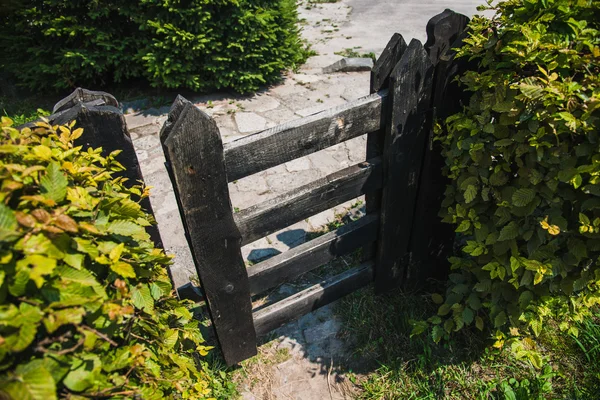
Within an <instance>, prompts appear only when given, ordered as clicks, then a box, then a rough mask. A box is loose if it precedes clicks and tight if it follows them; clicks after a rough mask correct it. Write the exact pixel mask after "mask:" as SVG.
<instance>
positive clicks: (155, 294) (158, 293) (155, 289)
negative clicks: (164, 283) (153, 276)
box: [150, 282, 165, 300]
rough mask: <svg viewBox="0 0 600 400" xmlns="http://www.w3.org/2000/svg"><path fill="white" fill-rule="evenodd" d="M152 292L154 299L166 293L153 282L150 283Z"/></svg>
mask: <svg viewBox="0 0 600 400" xmlns="http://www.w3.org/2000/svg"><path fill="white" fill-rule="evenodd" d="M150 294H152V298H153V299H154V300H158V299H160V298H161V297H163V296H164V295H165V291H164V290H162V289H161V287H160V286H159V285H157V284H156V283H154V282H152V283H151V284H150Z"/></svg>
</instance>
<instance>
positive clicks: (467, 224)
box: [454, 219, 471, 233]
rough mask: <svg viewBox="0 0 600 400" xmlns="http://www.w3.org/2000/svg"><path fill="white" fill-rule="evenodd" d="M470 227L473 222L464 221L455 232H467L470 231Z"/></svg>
mask: <svg viewBox="0 0 600 400" xmlns="http://www.w3.org/2000/svg"><path fill="white" fill-rule="evenodd" d="M470 227H471V221H469V220H468V219H464V220H463V221H462V222H461V223H460V225H459V226H458V228H456V230H455V231H454V232H459V233H460V232H466V231H468V230H469V228H470Z"/></svg>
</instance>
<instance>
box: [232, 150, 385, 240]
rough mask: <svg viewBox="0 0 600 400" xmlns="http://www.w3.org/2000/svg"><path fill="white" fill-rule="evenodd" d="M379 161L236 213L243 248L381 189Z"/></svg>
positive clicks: (349, 169)
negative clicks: (287, 227) (322, 212)
mask: <svg viewBox="0 0 600 400" xmlns="http://www.w3.org/2000/svg"><path fill="white" fill-rule="evenodd" d="M382 185H383V181H382V175H381V160H380V159H379V158H376V159H374V160H369V161H365V162H362V163H359V164H356V165H353V166H351V167H348V168H345V169H343V170H341V171H337V172H334V173H333V174H330V175H327V176H326V177H325V178H321V179H318V180H316V181H314V182H311V183H309V184H307V185H303V186H300V187H299V188H297V189H294V190H291V191H289V192H287V193H284V194H282V195H280V196H277V197H275V198H273V199H271V200H267V201H265V202H262V203H260V204H257V205H255V206H252V207H248V208H246V209H244V210H241V211H239V212H237V213H236V214H235V221H236V224H237V226H238V228H239V230H240V232H241V233H242V245H245V244H248V243H252V242H254V241H255V240H257V239H260V238H262V237H265V236H267V235H269V234H271V233H273V232H277V231H278V230H280V229H282V228H285V227H286V226H290V225H292V224H294V223H296V222H298V221H302V220H303V219H305V218H308V217H310V216H313V215H315V214H318V213H320V212H321V211H325V210H328V209H330V208H331V207H334V206H336V205H338V204H341V203H344V202H346V201H348V200H352V199H354V198H356V197H359V196H361V195H363V194H365V193H367V192H370V191H372V190H375V189H379V188H381V186H382Z"/></svg>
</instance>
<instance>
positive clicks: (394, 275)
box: [160, 10, 468, 365]
mask: <svg viewBox="0 0 600 400" xmlns="http://www.w3.org/2000/svg"><path fill="white" fill-rule="evenodd" d="M467 21H468V19H467V18H466V17H464V16H462V15H460V14H456V13H454V12H453V11H450V10H446V11H444V12H443V13H441V14H439V15H437V16H435V17H434V18H432V19H431V20H430V22H429V24H428V25H427V34H428V40H427V43H426V44H425V45H423V44H421V42H419V41H418V40H413V41H411V43H410V44H409V45H407V44H406V42H405V41H404V39H403V38H402V36H401V35H399V34H395V35H394V36H393V37H392V39H391V40H390V42H389V43H388V45H387V46H386V48H385V50H384V52H383V53H382V55H381V57H379V59H378V60H377V62H376V63H375V66H374V68H373V70H372V75H371V87H370V91H371V92H372V94H371V95H369V96H366V97H363V98H361V99H358V100H355V101H352V102H349V103H347V104H345V105H343V106H339V107H336V108H332V109H330V110H327V111H323V112H320V113H317V114H314V115H311V116H308V117H305V118H302V119H298V120H295V121H291V122H289V123H287V124H283V125H280V126H277V127H275V128H271V129H267V130H265V131H262V132H259V133H256V134H253V135H249V136H246V137H244V138H241V139H238V140H235V141H233V142H230V143H228V144H225V145H223V142H222V140H221V138H220V135H219V131H218V128H217V126H216V123H215V122H214V121H213V120H212V119H211V118H210V117H209V116H207V115H206V114H204V113H203V112H202V111H200V110H199V109H198V108H196V107H195V106H194V105H193V104H192V103H190V102H188V101H187V100H185V99H184V98H183V97H178V98H177V99H176V100H175V102H174V104H173V106H172V108H171V111H170V113H169V118H168V119H167V121H166V122H165V124H164V126H163V129H162V131H161V134H160V137H161V142H162V143H163V148H164V150H165V155H166V159H167V166H168V170H169V173H170V177H171V180H172V182H173V186H174V188H175V193H176V198H177V201H178V206H179V208H180V212H181V215H182V219H183V220H184V226H185V228H186V235H187V240H188V242H189V244H190V247H191V249H192V253H193V256H194V262H195V265H196V269H197V271H198V276H199V277H200V280H201V284H202V289H203V291H204V293H205V294H206V299H207V303H208V308H209V310H210V314H211V319H212V321H213V326H214V327H215V331H216V333H217V337H218V339H219V342H220V344H221V350H222V351H223V355H224V357H225V361H226V363H227V364H228V365H232V364H235V363H237V362H239V361H242V360H244V359H246V358H248V357H250V356H252V355H254V354H256V352H257V349H256V343H257V342H256V338H257V336H263V335H265V334H267V333H268V332H270V331H272V330H273V329H276V328H278V327H280V326H281V325H283V324H285V323H287V322H289V321H291V320H294V319H296V318H298V317H300V316H302V315H304V314H306V313H308V312H310V311H313V310H315V309H317V308H319V307H321V306H324V305H326V304H329V303H331V302H332V301H335V300H337V299H339V298H341V297H343V296H345V295H347V294H349V293H352V292H354V291H355V290H357V289H359V288H361V287H364V286H366V285H369V284H370V283H372V282H374V285H373V286H374V288H375V290H376V292H383V291H386V290H390V289H393V288H397V287H399V286H404V287H406V286H407V284H410V285H412V286H413V287H417V286H419V285H420V284H422V282H415V280H414V279H415V277H418V279H420V280H421V281H424V280H425V279H427V278H428V277H431V276H432V265H435V267H436V268H438V269H439V267H438V266H441V267H443V265H442V264H443V263H442V262H438V263H436V262H434V261H433V259H434V258H435V257H436V256H435V255H436V254H438V255H443V254H445V253H444V252H447V251H448V249H450V246H448V243H447V242H448V240H447V239H444V238H441V237H440V235H441V234H444V235H445V234H446V233H445V230H444V229H442V228H440V226H439V221H437V217H435V215H437V212H438V211H439V204H440V196H441V195H442V194H443V189H444V184H443V182H444V181H443V179H440V177H441V172H440V170H441V166H442V165H443V163H441V162H440V157H438V156H436V154H435V151H434V147H433V141H432V129H431V126H432V121H433V117H434V115H436V116H438V117H443V118H445V117H447V116H448V115H449V112H450V110H453V109H456V108H457V107H461V104H460V101H461V100H460V99H461V98H462V97H461V96H460V95H457V93H456V92H455V90H456V85H453V84H452V82H453V81H452V79H453V77H455V76H456V75H457V73H458V72H457V67H456V65H457V64H455V62H454V60H453V57H452V54H453V53H452V52H451V51H450V49H451V48H455V47H458V46H459V45H460V40H461V38H462V37H464V29H465V25H466V22H467ZM446 56H447V57H446ZM451 81H452V82H451ZM463 97H464V96H463ZM454 99H458V100H457V101H454ZM453 101H454V103H453V104H452V105H451V106H449V105H448V104H447V103H452V102H453ZM362 135H367V148H366V152H367V161H365V162H362V163H359V164H357V165H353V166H350V167H347V168H344V169H341V170H340V171H337V172H335V173H332V174H330V175H328V176H326V177H324V178H321V179H318V180H316V181H314V182H311V183H309V184H306V185H303V186H301V187H299V188H296V189H292V190H290V191H288V192H287V193H285V194H282V195H279V196H277V197H275V198H273V199H270V200H267V201H265V202H262V203H260V204H257V205H254V206H251V207H248V208H246V209H243V210H241V211H240V212H237V213H234V212H233V208H232V206H231V200H230V196H229V189H228V183H229V182H233V181H236V180H238V179H241V178H243V177H246V176H249V175H252V174H255V173H257V172H260V171H263V170H265V169H268V168H272V167H275V166H277V165H280V164H282V163H285V162H288V161H291V160H294V159H296V158H299V157H303V156H306V155H309V154H311V153H314V152H316V151H320V150H323V149H325V148H327V147H330V146H333V145H336V144H338V143H341V142H344V141H347V140H349V139H352V138H355V137H358V136H362ZM361 195H366V213H367V215H366V216H364V217H362V218H360V219H358V220H356V221H353V222H351V223H349V224H347V225H345V226H342V227H341V228H339V229H336V230H335V231H332V232H328V233H326V234H324V235H322V236H320V237H317V238H315V239H313V240H311V241H309V242H306V243H304V244H301V245H299V246H297V247H295V248H293V249H290V250H288V251H287V252H284V253H282V254H279V255H276V256H274V257H272V258H270V259H268V260H265V261H263V262H261V263H258V264H256V265H253V266H250V267H246V266H245V265H244V260H243V258H242V255H241V246H243V245H245V244H248V243H251V242H253V241H255V240H257V239H260V238H262V237H264V236H267V235H269V234H271V233H273V232H276V231H278V230H280V229H282V228H285V227H287V226H290V225H292V224H294V223H296V222H298V221H301V220H303V219H305V218H307V217H310V216H313V215H315V214H318V213H319V212H322V211H325V210H327V209H330V208H332V207H334V206H336V205H339V204H341V203H344V202H346V201H348V200H352V199H354V198H356V197H359V196H361ZM424 222H427V223H424ZM432 226H433V227H434V228H433V229H432V228H431V227H432ZM361 248H362V249H363V263H362V264H361V265H359V266H358V267H354V268H351V269H349V270H346V271H344V272H342V273H340V274H338V275H336V276H333V277H331V278H328V279H326V280H323V281H322V282H320V283H318V284H316V285H313V286H311V287H309V288H307V289H305V290H302V291H300V292H298V293H296V294H293V295H291V296H289V297H287V298H285V299H283V300H280V301H278V302H275V303H273V304H270V305H268V306H266V307H264V308H261V309H258V310H253V309H252V303H251V296H254V295H257V294H260V293H263V292H265V291H267V290H269V289H271V288H274V287H276V286H278V285H280V284H282V283H284V282H286V281H289V280H290V279H294V278H296V277H298V276H300V275H302V274H304V273H306V272H309V271H312V270H314V269H315V268H317V267H319V266H321V265H325V264H327V263H328V262H330V261H332V260H333V259H335V258H336V257H340V256H344V255H346V254H349V253H351V252H353V251H354V250H357V249H361ZM438 258H439V257H438Z"/></svg>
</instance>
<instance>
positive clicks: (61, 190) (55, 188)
mask: <svg viewBox="0 0 600 400" xmlns="http://www.w3.org/2000/svg"><path fill="white" fill-rule="evenodd" d="M68 184H69V181H68V180H67V177H66V176H65V175H64V174H63V173H62V172H61V170H60V166H59V165H58V163H56V162H51V163H50V164H49V165H48V167H47V168H46V174H45V175H44V176H43V177H42V178H41V179H40V186H41V188H42V193H43V194H44V196H45V197H46V198H48V199H51V200H54V201H55V202H57V203H59V202H61V201H62V200H64V198H65V196H66V195H67V186H68Z"/></svg>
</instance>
